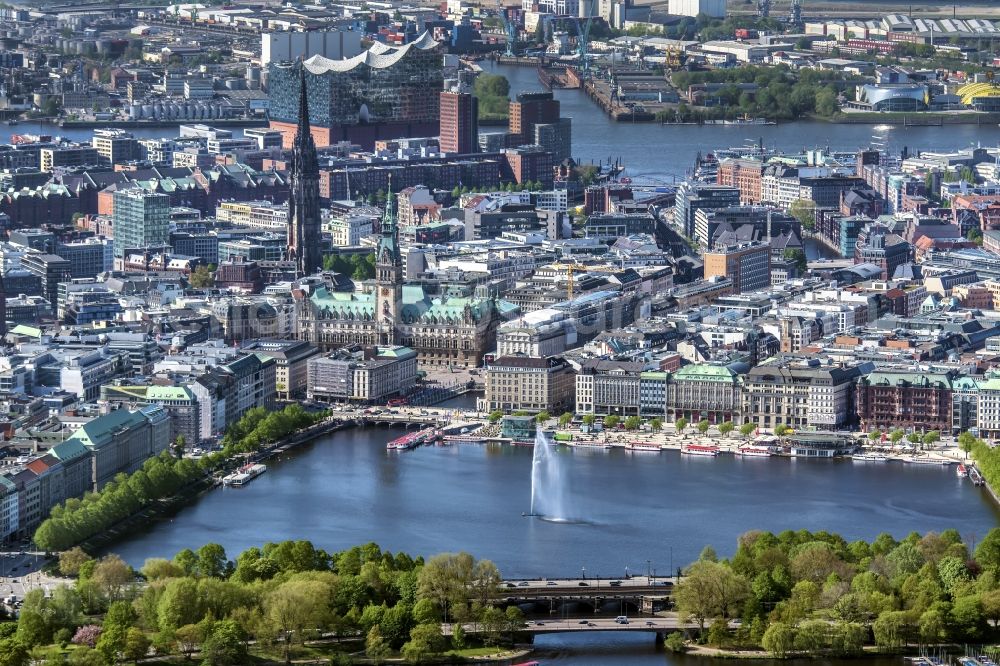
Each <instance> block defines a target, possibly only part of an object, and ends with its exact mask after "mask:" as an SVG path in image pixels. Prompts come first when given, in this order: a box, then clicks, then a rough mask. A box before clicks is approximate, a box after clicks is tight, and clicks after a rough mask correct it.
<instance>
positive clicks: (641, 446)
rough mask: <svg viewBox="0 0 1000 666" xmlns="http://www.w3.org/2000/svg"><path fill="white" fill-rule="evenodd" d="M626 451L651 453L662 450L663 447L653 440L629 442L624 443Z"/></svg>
mask: <svg viewBox="0 0 1000 666" xmlns="http://www.w3.org/2000/svg"><path fill="white" fill-rule="evenodd" d="M625 450H626V451H648V452H652V453H659V452H660V451H662V450H663V447H662V446H660V445H659V444H654V443H653V442H629V443H628V444H626V445H625Z"/></svg>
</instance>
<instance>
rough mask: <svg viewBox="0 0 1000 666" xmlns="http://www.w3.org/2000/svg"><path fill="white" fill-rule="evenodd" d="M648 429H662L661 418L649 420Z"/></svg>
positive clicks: (654, 430) (657, 430)
mask: <svg viewBox="0 0 1000 666" xmlns="http://www.w3.org/2000/svg"><path fill="white" fill-rule="evenodd" d="M649 429H650V430H652V431H653V432H660V431H661V430H663V419H660V418H656V419H652V420H651V421H650V422H649Z"/></svg>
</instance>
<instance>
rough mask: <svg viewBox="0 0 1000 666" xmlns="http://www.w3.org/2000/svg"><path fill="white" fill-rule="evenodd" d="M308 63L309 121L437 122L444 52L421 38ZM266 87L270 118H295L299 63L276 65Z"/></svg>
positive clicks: (323, 123) (321, 123)
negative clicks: (341, 58)
mask: <svg viewBox="0 0 1000 666" xmlns="http://www.w3.org/2000/svg"><path fill="white" fill-rule="evenodd" d="M375 49H378V53H375ZM305 67H306V87H307V91H308V101H309V124H310V125H314V126H317V127H332V126H334V125H358V124H363V123H383V122H435V121H437V120H438V117H439V113H440V112H439V94H440V92H441V89H442V87H443V85H444V75H443V72H442V63H441V55H440V54H438V53H437V52H436V49H435V48H434V47H433V46H429V45H426V44H424V43H423V42H419V43H413V44H409V45H407V46H404V47H401V48H399V49H389V48H388V47H385V46H381V45H376V47H373V50H372V51H368V52H366V53H363V54H361V55H360V56H358V57H356V58H352V59H351V60H346V61H332V60H326V59H324V58H318V57H315V58H310V59H309V60H307V61H306V65H305ZM317 72H318V73H317ZM268 88H269V90H270V102H271V104H270V117H271V119H272V120H277V121H282V122H288V123H294V122H297V121H298V115H299V106H298V99H299V75H298V67H297V65H296V64H295V63H279V64H275V63H272V64H271V65H270V66H269V70H268Z"/></svg>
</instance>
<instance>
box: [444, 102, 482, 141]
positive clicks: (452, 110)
mask: <svg viewBox="0 0 1000 666" xmlns="http://www.w3.org/2000/svg"><path fill="white" fill-rule="evenodd" d="M478 114H479V102H478V100H477V99H476V98H475V97H473V96H472V95H471V94H470V93H465V92H459V91H457V90H445V91H442V92H441V138H440V141H439V146H440V148H441V152H442V153H460V154H464V153H474V152H476V151H477V150H478V148H479V122H478V118H479V115H478Z"/></svg>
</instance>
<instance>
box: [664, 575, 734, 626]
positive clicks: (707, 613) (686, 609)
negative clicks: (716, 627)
mask: <svg viewBox="0 0 1000 666" xmlns="http://www.w3.org/2000/svg"><path fill="white" fill-rule="evenodd" d="M675 593H676V596H675V602H676V604H677V612H678V614H679V615H680V616H681V617H683V618H687V619H689V620H691V621H694V622H697V623H698V626H699V627H700V628H701V630H702V631H704V630H705V621H706V620H707V619H709V618H715V617H721V618H730V617H733V616H734V615H735V614H736V613H737V612H738V611H739V609H740V608H741V607H742V605H743V602H744V601H745V600H746V598H747V596H748V595H749V593H750V586H749V585H748V584H747V581H746V579H745V578H743V577H742V576H740V575H738V574H736V573H734V572H733V570H732V569H730V568H729V567H728V566H726V565H724V564H719V563H718V562H712V561H711V560H708V559H704V560H699V561H697V562H695V563H694V564H692V565H691V566H690V567H689V568H688V570H687V572H686V573H685V575H684V579H683V580H682V581H681V582H680V583H679V584H678V585H677V586H676V588H675Z"/></svg>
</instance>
